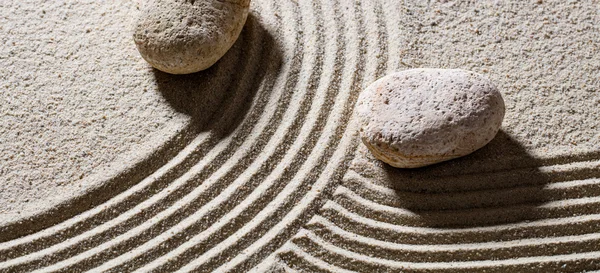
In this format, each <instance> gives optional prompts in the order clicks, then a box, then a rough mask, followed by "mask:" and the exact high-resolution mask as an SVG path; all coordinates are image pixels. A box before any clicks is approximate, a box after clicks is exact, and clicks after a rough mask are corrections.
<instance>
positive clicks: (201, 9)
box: [134, 0, 250, 74]
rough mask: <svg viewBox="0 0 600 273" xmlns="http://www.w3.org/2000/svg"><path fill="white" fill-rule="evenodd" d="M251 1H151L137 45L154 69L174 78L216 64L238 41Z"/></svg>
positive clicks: (138, 31)
mask: <svg viewBox="0 0 600 273" xmlns="http://www.w3.org/2000/svg"><path fill="white" fill-rule="evenodd" d="M249 5H250V0H230V1H224V0H185V1H184V0H151V1H149V2H148V3H147V4H146V5H145V6H144V7H143V10H142V12H141V14H140V17H139V19H138V21H137V24H136V26H135V30H134V40H135V44H136V45H137V48H138V50H139V52H140V53H141V55H142V57H144V59H145V60H146V61H148V62H149V63H150V64H151V65H152V66H153V67H155V68H156V69H159V70H161V71H164V72H168V73H172V74H189V73H194V72H198V71H201V70H204V69H207V68H208V67H210V66H212V65H213V64H214V63H216V62H217V61H218V60H219V59H220V58H221V57H222V56H223V55H225V53H226V52H227V51H228V50H229V48H231V46H232V45H233V43H234V42H235V41H236V40H237V38H238V36H239V34H240V32H241V31H242V28H243V26H244V23H245V22H246V18H247V16H248V9H249Z"/></svg>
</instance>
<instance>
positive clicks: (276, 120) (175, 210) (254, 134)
mask: <svg viewBox="0 0 600 273" xmlns="http://www.w3.org/2000/svg"><path fill="white" fill-rule="evenodd" d="M275 104H276V103H275ZM278 120H279V119H275V121H278ZM253 136H254V137H256V136H260V134H259V133H257V134H253ZM248 146H252V145H251V144H250V145H248ZM255 147H256V146H255ZM171 211H176V209H172V210H171Z"/></svg>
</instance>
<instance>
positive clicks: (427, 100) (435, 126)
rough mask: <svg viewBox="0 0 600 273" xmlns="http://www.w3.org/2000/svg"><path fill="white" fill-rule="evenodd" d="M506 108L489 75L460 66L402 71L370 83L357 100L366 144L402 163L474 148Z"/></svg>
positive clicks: (377, 153)
mask: <svg viewBox="0 0 600 273" xmlns="http://www.w3.org/2000/svg"><path fill="white" fill-rule="evenodd" d="M504 111H505V109H504V100H503V99H502V95H501V94H500V92H499V91H498V89H497V88H496V87H495V86H494V84H492V82H490V80H488V79H487V78H485V77H484V76H482V75H480V74H477V73H474V72H470V71H465V70H460V69H429V68H426V69H411V70H406V71H402V72H397V73H394V74H391V75H388V76H385V77H383V78H381V79H379V80H377V81H376V82H374V83H373V84H371V85H370V86H369V87H368V88H367V89H365V90H364V91H363V92H362V93H361V94H360V96H359V98H358V102H357V114H358V118H359V122H360V127H361V128H360V136H361V139H362V141H363V143H364V144H365V145H366V146H367V147H368V148H369V150H370V151H371V152H372V153H373V154H374V155H375V157H377V158H378V159H380V160H382V161H384V162H386V163H388V164H390V165H392V166H394V167H398V168H417V167H422V166H427V165H431V164H435V163H438V162H442V161H446V160H450V159H453V158H457V157H461V156H464V155H467V154H470V153H472V152H474V151H475V150H477V149H479V148H481V147H483V146H484V145H486V144H487V143H488V142H490V140H492V139H493V138H494V136H495V135H496V133H497V132H498V130H499V129H500V126H501V124H502V120H503V118H504Z"/></svg>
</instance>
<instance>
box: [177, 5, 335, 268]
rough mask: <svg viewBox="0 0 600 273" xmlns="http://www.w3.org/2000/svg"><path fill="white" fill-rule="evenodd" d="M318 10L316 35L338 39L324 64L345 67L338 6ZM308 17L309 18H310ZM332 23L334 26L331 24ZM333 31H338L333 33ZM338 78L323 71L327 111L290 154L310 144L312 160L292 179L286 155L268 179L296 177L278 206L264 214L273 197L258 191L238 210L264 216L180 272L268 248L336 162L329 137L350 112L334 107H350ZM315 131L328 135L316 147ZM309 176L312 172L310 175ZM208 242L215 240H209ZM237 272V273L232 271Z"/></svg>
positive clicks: (247, 258)
mask: <svg viewBox="0 0 600 273" xmlns="http://www.w3.org/2000/svg"><path fill="white" fill-rule="evenodd" d="M320 4H321V3H320V2H318V1H313V8H315V9H316V13H315V14H314V18H316V19H315V20H316V21H317V22H318V24H317V25H319V26H321V27H319V29H317V30H316V31H318V32H323V31H326V33H328V34H329V35H332V36H334V37H333V38H329V39H327V48H331V51H335V52H336V54H325V56H326V59H325V63H326V64H329V65H334V64H335V63H338V64H340V63H345V62H344V58H345V57H344V55H343V54H342V52H343V49H344V47H343V46H342V44H341V41H342V39H343V36H342V33H343V32H342V30H341V25H340V24H339V23H340V21H341V18H340V15H341V14H342V12H339V10H338V9H337V8H338V7H337V5H335V4H334V5H332V6H324V7H321V6H320ZM302 10H303V11H306V12H308V11H309V10H310V7H304V8H302ZM308 15H311V14H310V13H309V14H308ZM319 18H337V19H338V20H334V22H335V24H336V25H324V24H323V22H322V19H319ZM329 22H330V23H332V22H331V21H329ZM334 29H335V31H333V30H334ZM330 30H332V31H330ZM328 56H329V57H328ZM343 69H346V67H344V68H343ZM340 76H341V75H340V73H338V71H335V69H334V67H331V68H330V69H328V71H324V76H323V83H322V84H321V85H320V89H322V90H318V91H317V92H318V93H321V94H326V96H325V97H324V98H323V99H324V101H323V102H324V104H325V106H326V108H325V109H326V111H320V112H316V109H311V111H312V112H313V113H312V114H311V115H309V116H311V117H314V118H312V119H311V120H309V121H307V122H306V124H305V126H306V127H307V129H306V132H307V134H305V137H304V138H305V139H306V141H299V142H297V143H294V146H295V147H296V149H292V150H297V151H298V153H300V151H301V150H302V149H305V145H306V143H310V146H309V147H308V148H310V149H308V150H307V152H310V156H309V157H308V159H307V160H306V161H305V162H306V163H305V164H298V165H297V166H299V167H300V171H299V172H298V173H297V174H296V175H295V176H294V175H293V173H290V172H289V171H287V169H289V167H286V166H290V165H292V164H293V162H296V161H297V159H296V158H297V157H298V156H297V155H294V153H292V154H289V155H286V159H284V160H282V162H281V163H280V165H281V166H282V167H281V168H282V172H281V174H274V175H272V176H270V177H267V178H266V181H269V183H272V182H270V181H271V180H277V179H278V176H285V177H293V178H292V179H291V181H290V182H289V183H286V184H282V186H285V188H284V189H283V190H278V191H279V193H278V194H277V193H276V192H275V193H274V194H273V195H275V194H276V195H277V197H276V198H275V200H273V201H272V202H270V204H268V205H267V206H266V207H265V208H264V209H262V207H263V205H259V204H258V202H257V201H255V200H256V199H258V198H260V197H259V196H261V195H263V194H270V192H267V191H266V189H264V190H259V189H257V190H256V191H255V192H254V193H253V196H252V197H251V198H248V199H247V200H246V201H245V204H244V203H243V204H242V205H243V206H240V207H239V211H240V212H241V211H243V210H244V207H245V206H248V207H251V206H256V207H258V208H261V209H262V211H260V212H259V214H258V215H256V216H255V217H254V218H253V219H252V222H251V223H248V224H247V225H246V226H245V227H244V228H240V229H238V231H237V232H236V233H235V234H233V235H232V236H230V237H228V238H227V239H226V240H224V241H223V242H221V243H219V244H218V245H217V246H215V247H212V248H211V249H210V250H209V251H208V252H206V253H204V254H203V255H202V256H200V257H198V258H196V259H195V260H194V261H193V262H190V263H189V265H188V266H186V267H184V268H182V271H185V270H188V269H194V268H200V269H201V271H204V272H207V271H209V270H210V269H212V268H214V267H215V266H219V265H221V264H222V263H223V262H225V261H224V260H223V259H222V258H221V257H224V256H225V253H226V254H227V255H231V254H232V253H236V252H238V251H239V249H244V248H247V247H248V246H249V245H250V244H251V243H256V242H258V243H259V244H263V243H266V242H267V241H266V240H261V239H259V240H256V239H257V238H259V237H260V236H262V235H264V234H265V233H267V232H269V231H270V229H271V228H272V227H273V226H274V225H276V224H277V223H281V222H282V221H281V219H280V218H281V217H283V216H284V215H285V214H286V213H287V211H290V210H291V209H292V208H293V207H294V205H296V203H297V201H298V200H300V199H301V198H302V197H303V196H304V195H305V194H306V192H308V191H309V188H310V187H311V184H312V183H314V182H313V181H314V180H315V179H316V177H317V176H318V175H319V174H320V173H322V170H323V167H324V165H323V164H321V163H322V162H327V161H329V158H330V157H331V156H332V154H333V151H334V149H335V147H336V145H337V143H336V142H337V139H332V138H331V137H332V136H335V135H338V134H337V133H336V130H337V129H338V128H340V126H339V124H338V123H337V122H335V120H334V121H332V118H337V117H339V115H337V114H336V112H340V111H344V110H345V109H346V108H342V107H336V106H337V105H338V104H340V103H346V102H347V97H346V93H347V92H343V90H344V89H343V88H341V87H340V80H341V77H340ZM340 97H341V98H340ZM334 103H335V104H334ZM332 111H333V112H332ZM342 116H343V115H342ZM343 123H344V122H343V121H342V126H343ZM310 127H313V129H310ZM315 129H318V130H324V132H329V133H323V134H321V135H320V139H319V140H318V141H315V140H316V138H315V137H314V136H315V134H314V133H313V132H312V130H315ZM339 134H341V132H339ZM311 136H312V139H311ZM323 140H327V141H329V144H327V145H318V144H319V143H322V142H323ZM315 145H316V146H315ZM323 146H324V147H328V148H327V149H323V150H319V149H313V148H312V147H323ZM317 157H319V158H317ZM307 170H310V171H309V172H307ZM263 191H264V193H263ZM253 202H254V203H253ZM265 203H267V202H265ZM256 213H258V211H256V212H253V214H251V215H252V216H254V214H256ZM284 222H287V221H284ZM207 236H211V235H210V234H208V235H207ZM270 253H271V251H269V250H267V251H266V252H265V249H264V248H263V249H261V250H260V251H258V252H257V251H249V250H248V249H246V250H243V251H242V252H241V253H239V255H238V256H237V257H236V258H237V259H236V258H234V259H233V262H229V263H228V264H226V265H222V266H221V267H220V268H218V269H216V270H215V271H230V270H233V271H244V270H245V269H242V268H240V267H244V268H248V267H249V266H252V265H251V264H248V263H249V262H250V263H256V261H258V260H260V259H262V257H264V256H267V255H269V254H270ZM234 267H235V269H233V268H234Z"/></svg>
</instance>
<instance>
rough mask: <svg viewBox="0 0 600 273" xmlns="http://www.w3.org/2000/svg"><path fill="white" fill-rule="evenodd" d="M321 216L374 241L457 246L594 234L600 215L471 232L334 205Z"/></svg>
mask: <svg viewBox="0 0 600 273" xmlns="http://www.w3.org/2000/svg"><path fill="white" fill-rule="evenodd" d="M321 215H322V216H323V217H325V218H327V219H328V220H329V221H331V222H333V223H335V225H337V226H340V227H344V229H345V230H347V231H349V232H352V233H356V234H360V235H363V236H368V237H372V238H374V239H378V240H382V241H388V242H394V243H399V244H457V243H480V242H489V241H492V240H493V241H513V240H519V239H524V238H531V237H530V236H531V235H532V234H540V236H546V234H552V235H553V236H569V235H580V234H586V233H594V232H597V231H598V227H599V226H600V221H599V220H600V218H599V217H600V214H589V215H581V216H572V217H564V218H557V219H544V220H538V221H532V222H524V223H514V224H504V225H496V226H485V227H472V228H444V229H439V228H429V227H413V226H403V225H396V224H390V223H386V222H380V221H377V220H373V219H370V218H367V217H363V216H361V215H359V214H356V213H353V212H350V211H349V210H347V209H346V208H344V207H342V206H341V205H338V204H337V203H335V202H328V203H326V204H325V205H324V206H323V212H322V213H321Z"/></svg>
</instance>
